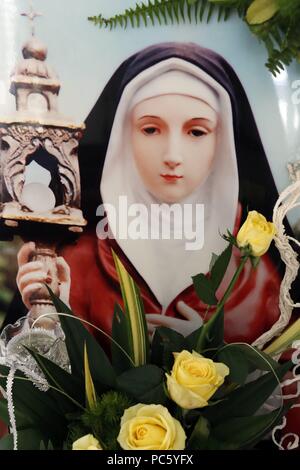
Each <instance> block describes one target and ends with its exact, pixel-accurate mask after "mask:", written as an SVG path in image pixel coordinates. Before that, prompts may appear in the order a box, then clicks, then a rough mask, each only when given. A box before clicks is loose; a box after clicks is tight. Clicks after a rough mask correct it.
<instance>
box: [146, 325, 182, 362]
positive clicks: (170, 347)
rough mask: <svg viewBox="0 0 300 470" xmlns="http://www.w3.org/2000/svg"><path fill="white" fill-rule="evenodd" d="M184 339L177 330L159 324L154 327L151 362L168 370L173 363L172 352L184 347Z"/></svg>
mask: <svg viewBox="0 0 300 470" xmlns="http://www.w3.org/2000/svg"><path fill="white" fill-rule="evenodd" d="M184 344H185V339H184V337H183V336H182V335H181V334H180V333H177V331H175V330H172V329H170V328H167V327H164V326H161V327H159V328H156V330H155V333H154V337H153V340H152V355H151V363H153V364H156V365H157V366H158V367H162V368H164V369H167V370H170V369H171V368H172V366H173V363H174V355H173V353H174V352H180V351H182V350H183V349H184Z"/></svg>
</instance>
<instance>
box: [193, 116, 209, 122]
mask: <svg viewBox="0 0 300 470" xmlns="http://www.w3.org/2000/svg"><path fill="white" fill-rule="evenodd" d="M189 121H209V122H213V120H212V119H210V118H206V117H195V118H192V119H189Z"/></svg>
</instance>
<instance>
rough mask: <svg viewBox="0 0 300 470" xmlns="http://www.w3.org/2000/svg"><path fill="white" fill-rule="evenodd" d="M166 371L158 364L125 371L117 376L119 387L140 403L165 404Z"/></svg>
mask: <svg viewBox="0 0 300 470" xmlns="http://www.w3.org/2000/svg"><path fill="white" fill-rule="evenodd" d="M164 379H165V375H164V372H163V371H162V370H161V369H160V368H159V367H157V366H154V365H146V366H141V367H136V368H135V369H130V370H128V371H127V372H124V373H123V374H122V375H120V376H119V377H118V378H117V386H118V389H119V390H120V391H122V392H124V393H126V394H128V395H129V396H131V397H133V398H135V399H136V400H137V402H139V403H147V404H151V403H153V404H164V403H165V402H166V400H167V397H166V395H165V391H164Z"/></svg>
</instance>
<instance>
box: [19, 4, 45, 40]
mask: <svg viewBox="0 0 300 470" xmlns="http://www.w3.org/2000/svg"><path fill="white" fill-rule="evenodd" d="M29 8H30V11H29V12H28V13H21V16H26V17H27V18H28V19H29V21H30V22H31V35H32V36H34V33H35V31H34V20H35V18H37V17H38V16H42V14H41V13H38V12H36V11H34V8H33V5H32V2H30V3H29Z"/></svg>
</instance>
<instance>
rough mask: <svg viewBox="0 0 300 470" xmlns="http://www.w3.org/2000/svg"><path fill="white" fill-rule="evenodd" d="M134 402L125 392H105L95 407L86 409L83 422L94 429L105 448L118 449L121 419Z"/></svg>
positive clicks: (93, 432)
mask: <svg viewBox="0 0 300 470" xmlns="http://www.w3.org/2000/svg"><path fill="white" fill-rule="evenodd" d="M133 404H134V402H133V401H132V400H131V399H130V398H128V397H127V396H126V395H125V394H124V393H121V392H115V391H113V392H107V393H104V394H103V395H102V396H101V397H100V398H99V399H98V400H97V404H96V406H95V408H94V409H93V410H86V411H85V413H84V414H83V415H82V423H83V424H84V426H85V427H86V429H90V430H92V434H93V435H94V436H95V437H96V438H97V439H98V440H99V441H100V442H101V443H102V444H103V446H104V448H105V449H109V450H118V449H119V445H118V443H117V437H118V435H119V432H120V421H121V418H122V416H123V414H124V411H125V410H126V409H127V408H129V407H130V406H132V405H133ZM89 432H90V431H89ZM85 434H87V433H85ZM82 435H84V434H81V436H82ZM79 437H80V436H79Z"/></svg>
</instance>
